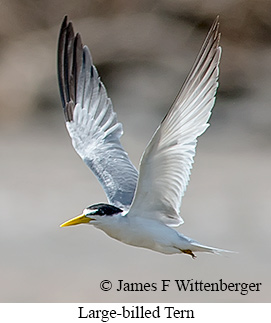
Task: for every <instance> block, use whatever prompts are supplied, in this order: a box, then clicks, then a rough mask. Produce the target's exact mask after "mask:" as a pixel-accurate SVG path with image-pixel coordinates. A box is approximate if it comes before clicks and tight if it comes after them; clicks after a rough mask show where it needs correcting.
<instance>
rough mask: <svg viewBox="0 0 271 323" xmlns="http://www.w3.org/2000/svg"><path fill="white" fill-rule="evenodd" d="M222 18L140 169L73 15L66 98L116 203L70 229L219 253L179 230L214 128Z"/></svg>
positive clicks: (64, 43) (75, 127)
mask: <svg viewBox="0 0 271 323" xmlns="http://www.w3.org/2000/svg"><path fill="white" fill-rule="evenodd" d="M219 38H220V34H219V33H218V19H216V20H215V22H214V24H213V25H212V27H211V29H210V31H209V33H208V35H207V37H206V39H205V42H204V44H203V46H202V48H201V50H200V53H199V55H198V57H197V59H196V62H195V64H194V66H193V68H192V70H191V72H190V74H189V75H188V77H187V79H186V81H185V83H184V85H183V87H182V89H181V91H180V92H179V94H178V96H177V97H176V99H175V101H174V102H173V104H172V106H171V108H170V110H169V112H168V113H167V115H166V116H165V118H164V119H163V121H162V122H161V124H160V126H159V127H158V128H157V130H156V132H155V133H154V135H153V137H152V139H151V141H150V142H149V144H148V145H147V147H146V149H145V151H144V153H143V155H142V158H141V161H140V169H139V172H138V171H137V170H136V168H135V167H134V166H133V164H132V162H131V161H130V159H129V157H128V154H127V153H126V152H125V150H124V149H123V147H122V145H121V143H120V137H121V135H122V125H121V124H120V123H119V122H118V121H117V117H116V114H115V112H114V111H113V106H112V103H111V100H110V99H109V98H108V97H107V93H106V90H105V87H104V85H103V83H102V82H101V81H100V78H99V75H98V72H97V70H96V68H95V66H94V65H93V63H92V58H91V55H90V52H89V50H88V48H87V47H86V46H83V45H82V42H81V37H80V35H79V34H76V35H74V31H73V27H72V24H71V23H67V17H65V19H64V21H63V23H62V26H61V30H60V36H59V46H58V76H59V85H60V94H61V99H62V103H63V108H64V114H65V118H66V126H67V130H68V132H69V134H70V136H71V138H72V143H73V146H74V148H75V150H76V151H77V153H78V154H79V156H80V157H81V158H82V159H83V161H84V162H85V163H86V165H87V166H88V167H89V168H90V169H91V170H92V171H93V173H94V174H95V175H96V177H97V178H98V180H99V181H100V183H101V185H102V186H103V188H104V191H105V193H106V195H107V198H108V201H109V204H102V203H101V204H95V205H92V206H90V207H87V208H86V209H84V211H83V214H82V215H80V216H78V217H76V218H74V219H71V220H69V221H67V222H65V223H64V224H63V225H62V226H68V225H74V224H79V223H88V224H93V225H94V226H95V227H97V228H98V229H101V230H102V231H104V232H105V233H106V234H107V235H109V236H110V237H112V238H114V239H117V240H119V241H121V242H124V243H126V244H129V245H133V246H137V247H143V248H148V249H151V250H154V251H158V252H161V253H165V254H174V253H186V254H189V255H191V256H192V257H193V258H194V257H195V255H194V252H197V251H206V252H213V253H219V252H220V251H223V250H220V249H216V248H212V247H208V246H204V245H202V244H200V243H198V242H196V241H195V240H192V239H190V238H188V237H185V236H184V235H182V234H180V233H179V232H177V231H176V230H174V229H173V228H172V227H173V226H178V225H180V224H181V223H183V220H182V218H181V216H180V207H181V200H182V196H183V194H184V192H185V190H186V186H187V184H188V180H189V176H190V170H191V168H192V163H193V157H194V155H195V149H196V144H197V137H198V136H199V135H201V134H202V133H203V132H204V131H205V130H206V128H207V127H208V123H207V122H208V120H209V118H210V115H211V109H212V107H213V105H214V101H215V94H216V90H217V86H218V81H217V80H218V65H219V60H220V55H221V48H220V47H219Z"/></svg>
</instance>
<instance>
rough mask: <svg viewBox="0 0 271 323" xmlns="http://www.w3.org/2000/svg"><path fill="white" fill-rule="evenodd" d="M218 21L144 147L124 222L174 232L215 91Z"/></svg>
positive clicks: (218, 53)
mask: <svg viewBox="0 0 271 323" xmlns="http://www.w3.org/2000/svg"><path fill="white" fill-rule="evenodd" d="M218 27H219V23H218V18H217V19H216V20H215V22H214V23H213V25H212V27H211V29H210V31H209V33H208V35H207V37H206V39H205V41H204V43H203V45H202V47H201V50H200V52H199V55H198V57H197V59H196V61H195V63H194V66H193V67H192V70H191V72H190V73H189V75H188V77H187V79H186V81H185V83H184V85H183V87H182V89H181V91H180V92H179V94H178V96H177V98H176V99H175V101H174V103H173V105H172V106H171V108H170V110H169V112H168V113H167V115H166V116H165V118H164V120H163V121H162V123H161V125H160V126H159V127H158V129H157V130H156V132H155V134H154V136H153V137H152V140H151V141H150V143H149V144H148V146H147V148H146V150H145V152H144V154H143V157H142V159H141V163H140V171H139V174H140V175H139V180H138V186H137V190H136V194H135V198H134V201H133V204H132V206H131V208H130V210H129V215H130V216H144V217H147V218H155V219H159V220H160V221H163V222H164V223H165V224H167V225H171V226H177V225H179V224H181V223H182V222H183V220H182V218H181V216H180V207H181V201H182V196H183V195H184V192H185V190H186V187H187V184H188V181H189V177H190V171H191V168H192V164H193V158H194V156H195V152H196V145H197V137H198V136H200V135H201V134H202V133H203V132H204V131H205V130H206V129H207V127H208V126H209V124H208V120H209V118H210V116H211V111H212V108H213V106H214V103H215V95H216V91H217V87H218V74H219V67H218V66H219V61H220V56H221V48H220V47H219V39H220V34H219V32H218Z"/></svg>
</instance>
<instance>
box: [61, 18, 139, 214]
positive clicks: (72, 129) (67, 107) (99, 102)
mask: <svg viewBox="0 0 271 323" xmlns="http://www.w3.org/2000/svg"><path fill="white" fill-rule="evenodd" d="M58 81H59V89H60V96H61V100H62V105H63V108H64V114H65V119H66V126H67V129H68V132H69V134H70V136H71V139H72V144H73V147H74V149H75V150H76V152H77V153H78V154H79V156H80V157H81V158H82V159H83V161H84V162H85V163H86V165H87V166H88V167H89V168H90V169H91V170H92V171H93V173H94V174H95V175H96V177H97V178H98V180H99V181H100V183H101V185H102V187H103V189H104V191H105V193H106V195H107V198H108V201H109V203H110V204H113V205H116V206H118V207H124V208H128V207H129V206H130V204H131V203H132V200H133V196H134V192H135V189H136V184H137V178H138V172H137V170H136V168H135V167H134V166H133V164H132V163H131V161H130V159H129V157H128V155H127V153H126V152H125V150H124V149H123V147H122V145H121V143H120V137H121V135H122V133H123V130H122V125H121V123H119V122H118V120H117V116H116V113H115V112H114V111H113V107H112V103H111V100H110V99H109V98H108V96H107V93H106V89H105V87H104V85H103V83H102V82H101V81H100V78H99V75H98V72H97V70H96V68H95V66H94V65H93V63H92V58H91V54H90V52H89V49H88V48H87V47H86V46H83V45H82V41H81V37H80V35H79V34H76V35H74V31H73V26H72V24H71V22H69V23H67V17H65V18H64V20H63V23H62V26H61V29H60V34H59V42H58Z"/></svg>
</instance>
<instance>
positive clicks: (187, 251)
mask: <svg viewBox="0 0 271 323" xmlns="http://www.w3.org/2000/svg"><path fill="white" fill-rule="evenodd" d="M180 250H181V252H183V253H186V254H187V255H190V256H191V257H192V258H193V259H195V258H197V256H196V255H194V254H193V252H192V251H191V250H190V249H185V250H182V249H180Z"/></svg>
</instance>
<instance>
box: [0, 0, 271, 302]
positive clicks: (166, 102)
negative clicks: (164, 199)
mask: <svg viewBox="0 0 271 323" xmlns="http://www.w3.org/2000/svg"><path fill="white" fill-rule="evenodd" d="M0 3H1V10H0V154H1V155H0V156H1V158H0V162H1V181H0V199H1V200H0V301H1V302H270V301H271V299H270V289H271V283H270V270H271V257H270V256H271V254H270V243H271V238H270V237H271V232H270V227H271V219H270V210H271V201H270V181H271V172H270V160H271V108H270V101H271V92H270V86H271V20H270V12H271V2H270V1H268V0H250V1H249V0H205V1H201V0H136V1H124V0H92V1H89V0H76V1H75V0H65V1H64V0H54V1H52V0H47V1H39V0H36V1H33V0H1V2H0ZM65 14H68V16H69V18H70V19H72V21H73V23H74V27H75V30H76V31H79V32H80V33H81V35H82V38H83V42H84V43H85V44H87V45H88V46H89V48H90V50H91V52H92V56H93V59H94V63H95V65H96V66H97V68H98V70H99V73H100V75H101V77H102V80H103V82H104V83H105V85H106V87H107V90H108V94H109V96H110V97H111V99H112V101H113V104H114V109H115V111H116V112H117V114H118V118H119V121H121V122H122V123H123V125H124V136H123V138H122V143H123V145H124V147H125V148H126V150H127V151H128V152H129V156H130V158H131V159H132V161H133V162H134V164H135V165H138V162H139V159H140V156H141V154H142V152H143V150H144V147H145V146H146V144H147V142H148V141H149V139H150V137H151V135H152V133H153V132H154V130H155V129H156V127H157V125H158V124H159V122H160V121H161V119H162V118H163V116H164V115H165V113H166V112H167V110H168V108H169V107H170V105H171V103H172V101H173V99H174V98H175V96H176V94H177V92H178V91H179V89H180V87H181V85H182V82H183V81H184V78H185V77H186V75H187V74H188V72H189V69H190V68H191V66H192V64H193V61H194V59H195V58H196V55H197V53H198V51H199V49H200V46H201V44H202V42H203V40H204V38H205V36H206V34H207V32H208V29H209V27H210V25H211V24H212V22H213V20H214V19H215V17H216V16H217V15H218V14H219V15H220V23H221V24H220V31H221V33H222V39H221V45H222V47H223V54H222V61H221V65H220V71H221V74H220V75H221V76H220V86H219V90H218V95H217V101H216V106H215V108H214V111H213V115H212V118H211V121H210V123H211V127H210V128H209V129H208V131H207V132H206V133H205V134H204V135H203V136H202V137H201V138H200V139H199V145H198V149H197V156H196V158H195V164H194V169H193V171H192V177H191V181H190V185H189V187H188V190H187V192H186V195H185V197H184V199H183V205H182V217H183V218H184V220H185V223H184V225H183V226H181V227H180V228H179V230H180V231H181V232H182V233H184V234H186V235H188V236H190V237H192V238H195V239H196V240H198V241H200V242H202V243H204V244H207V245H212V246H215V247H219V248H224V249H229V250H234V251H237V252H238V253H237V254H228V255H226V256H214V255H209V254H198V257H197V259H196V260H192V259H191V258H190V257H188V256H185V255H176V256H165V255H162V254H158V253H155V252H152V251H149V250H144V249H138V248H134V247H130V246H126V245H123V244H121V243H119V242H117V241H114V240H112V239H109V238H108V237H106V236H105V235H104V234H103V233H102V232H100V231H98V230H95V229H94V228H92V227H89V226H86V225H85V226H83V225H82V226H76V227H68V228H60V227H59V225H60V224H61V223H62V222H64V221H66V220H67V219H69V218H71V217H73V216H75V215H77V214H79V213H80V212H81V211H82V209H83V208H84V207H85V206H87V205H90V204H93V203H97V202H102V201H103V202H106V198H105V195H104V193H103V191H102V189H101V187H100V186H99V184H98V182H97V181H96V179H95V178H94V176H93V175H92V174H91V172H90V171H89V170H88V169H87V167H86V166H85V165H84V164H83V162H82V161H81V160H80V158H79V157H78V156H77V155H76V153H75V152H74V150H73V148H72V146H71V143H70V139H69V137H68V135H67V132H66V129H65V123H64V117H63V115H62V107H61V104H60V98H59V93H58V85H57V78H56V46H57V38H58V31H59V27H60V24H61V21H62V19H63V17H64V15H65ZM221 278H222V279H223V281H225V282H227V283H230V282H233V283H238V282H239V283H242V282H245V283H251V282H255V283H258V282H260V283H262V286H261V291H260V292H250V293H248V295H246V296H242V295H240V293H238V292H231V293H229V292H209V293H208V292H187V293H180V292H178V291H177V290H176V289H175V288H170V289H169V291H168V292H160V291H159V290H158V291H156V292H116V288H117V281H118V280H119V279H123V280H124V281H126V282H141V283H147V282H148V283H157V284H159V282H160V281H161V279H169V280H172V281H173V280H175V279H194V280H203V282H209V283H212V282H217V281H218V280H219V279H221ZM104 279H109V280H111V281H112V283H113V289H112V290H111V291H108V292H103V291H101V290H100V287H99V285H100V282H101V281H102V280H104Z"/></svg>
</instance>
